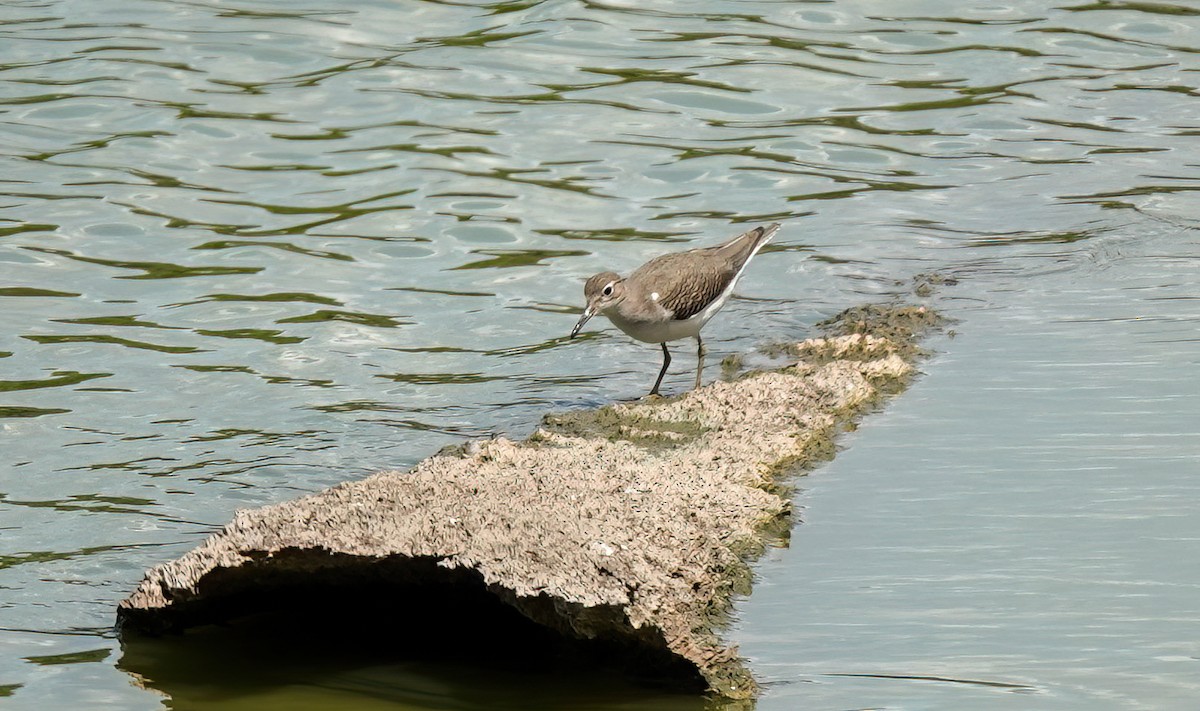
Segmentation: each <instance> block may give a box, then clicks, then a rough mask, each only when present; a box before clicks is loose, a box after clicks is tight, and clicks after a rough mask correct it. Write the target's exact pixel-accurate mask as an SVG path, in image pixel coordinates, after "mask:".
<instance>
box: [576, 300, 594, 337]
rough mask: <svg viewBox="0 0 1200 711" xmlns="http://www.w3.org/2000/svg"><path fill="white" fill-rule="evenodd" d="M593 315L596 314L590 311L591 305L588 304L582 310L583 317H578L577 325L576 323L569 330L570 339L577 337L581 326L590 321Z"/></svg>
mask: <svg viewBox="0 0 1200 711" xmlns="http://www.w3.org/2000/svg"><path fill="white" fill-rule="evenodd" d="M595 314H596V312H595V311H593V310H592V305H591V304H588V305H587V308H586V309H584V310H583V315H582V316H580V317H579V323H576V324H575V328H572V329H571V338H574V337H575V336H578V335H579V329H581V328H583V324H585V323H587V322H588V319H590V318H591V317H592V316H594V315H595Z"/></svg>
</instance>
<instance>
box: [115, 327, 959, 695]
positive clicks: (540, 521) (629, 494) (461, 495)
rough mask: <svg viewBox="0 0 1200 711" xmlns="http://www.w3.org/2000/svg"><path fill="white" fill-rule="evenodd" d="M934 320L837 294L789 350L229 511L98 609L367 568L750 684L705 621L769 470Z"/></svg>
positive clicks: (159, 627) (227, 598)
mask: <svg viewBox="0 0 1200 711" xmlns="http://www.w3.org/2000/svg"><path fill="white" fill-rule="evenodd" d="M939 325H940V319H939V318H938V317H937V316H936V314H934V313H932V312H930V311H928V310H926V309H924V308H919V307H912V306H893V307H887V306H868V307H859V308H856V309H851V310H849V311H847V312H844V313H843V314H841V315H840V316H839V317H837V318H836V319H833V320H831V321H830V322H829V323H827V324H824V325H823V327H824V329H825V332H826V334H827V335H825V336H823V337H821V338H814V339H809V340H806V341H804V342H802V343H797V344H791V345H785V346H780V350H781V351H782V352H786V353H787V354H788V355H789V356H790V357H792V358H794V363H793V364H792V365H789V366H787V367H784V368H781V369H778V370H772V371H764V372H754V373H749V374H746V375H744V376H742V377H739V378H737V379H736V380H732V381H728V382H716V383H713V384H711V385H708V386H706V387H704V388H701V389H700V390H696V391H693V392H689V393H685V394H682V395H679V396H677V397H671V398H665V399H660V400H652V401H645V402H634V403H620V404H614V405H610V406H608V407H604V408H601V409H599V410H592V411H583V412H571V413H566V414H560V415H552V416H548V417H547V418H546V419H545V420H544V422H543V423H542V426H541V427H540V428H539V429H538V430H537V431H536V432H535V433H534V434H533V435H531V436H530V437H529V438H528V439H526V440H525V441H522V442H515V441H511V440H507V439H503V438H501V439H494V440H488V441H475V442H469V443H467V444H464V445H463V446H461V447H457V448H454V450H453V451H449V450H447V451H443V452H441V453H439V454H437V455H434V456H432V457H430V458H429V459H426V460H424V461H423V462H421V463H420V464H418V465H417V466H416V467H414V468H413V469H412V470H410V471H406V472H383V473H380V474H376V475H374V476H372V477H369V478H367V479H364V480H362V481H356V482H350V483H346V484H341V485H339V486H335V487H333V488H330V489H327V490H325V491H323V492H320V493H317V494H314V495H310V496H305V497H303V498H299V499H295V500H292V501H287V502H284V503H281V504H276V505H272V506H266V507H262V508H258V509H253V510H246V511H239V512H238V513H237V514H236V515H235V517H234V519H233V521H232V522H230V523H229V524H228V525H227V526H226V527H225V528H224V529H223V530H221V531H220V532H218V533H216V534H214V535H213V536H211V537H209V538H208V539H207V540H206V541H204V542H203V543H202V544H201V545H200V546H198V547H197V548H195V549H193V550H192V551H190V552H188V553H186V554H184V555H183V556H181V557H180V558H178V559H176V560H173V561H170V562H167V563H164V564H162V565H159V566H157V567H155V568H153V569H152V570H150V571H149V572H148V573H147V574H146V577H145V579H144V580H143V581H142V583H141V584H140V585H139V587H138V588H137V590H136V591H135V592H134V593H133V594H132V595H130V596H129V597H128V598H127V599H126V600H124V601H123V602H121V603H120V606H119V608H118V612H117V618H118V625H119V627H120V629H121V632H122V634H124V635H129V634H134V633H152V634H156V633H162V632H166V631H178V630H182V629H184V628H187V627H190V626H194V625H199V624H204V623H207V622H214V621H221V620H227V619H231V618H234V617H237V616H238V615H239V614H243V613H245V612H246V608H247V606H248V605H250V604H251V602H253V604H254V605H258V606H262V605H263V604H266V605H268V606H269V605H270V601H271V600H272V598H275V599H279V600H282V599H283V598H285V597H287V596H288V595H289V591H296V590H298V589H300V588H305V589H311V588H313V587H314V586H317V587H324V588H330V589H332V588H337V589H338V590H340V591H342V592H341V594H340V599H341V600H342V603H343V604H347V601H349V604H353V591H354V589H355V588H356V586H362V587H363V588H364V589H366V588H367V587H371V588H372V589H375V590H378V589H379V588H380V586H383V587H384V588H385V589H387V590H394V591H395V599H396V601H397V605H396V606H394V607H392V608H389V610H390V614H392V615H395V616H396V617H397V618H404V617H405V616H412V617H414V618H418V617H422V616H424V615H425V612H423V610H422V609H413V608H412V606H405V605H404V602H403V601H404V600H406V599H420V596H419V595H417V596H414V591H428V590H433V591H454V594H455V595H459V596H461V599H463V600H465V601H466V602H465V603H464V604H468V605H472V606H476V603H478V602H479V601H487V602H488V603H489V604H492V603H499V606H500V607H501V608H503V609H504V610H506V611H513V610H515V611H516V612H517V613H519V616H520V617H521V618H523V619H524V620H528V621H530V622H531V623H533V624H535V625H536V626H537V627H538V628H539V629H542V630H548V631H550V632H552V633H553V634H555V635H557V636H561V637H562V638H565V639H573V640H591V641H593V642H595V643H597V644H599V645H601V647H602V648H603V649H609V650H613V653H614V654H618V655H622V656H629V657H633V658H637V659H638V660H639V662H638V663H639V664H645V665H648V666H652V667H655V668H658V669H660V670H662V671H663V672H664V673H665V674H669V675H671V676H673V677H677V678H679V679H681V680H682V682H683V683H684V684H685V685H688V686H692V685H695V686H698V687H699V688H703V689H707V690H708V691H710V692H711V693H713V694H716V695H720V696H724V697H729V698H751V697H753V696H754V695H755V693H756V690H757V689H756V686H755V683H754V680H753V677H752V676H751V674H750V672H749V671H748V670H747V669H746V668H745V666H744V665H743V664H742V662H741V660H740V659H739V657H738V654H737V650H736V649H733V648H731V647H730V646H728V645H726V644H725V643H724V642H723V641H722V640H721V638H720V636H719V632H720V630H721V628H722V626H723V623H724V620H725V617H726V615H727V613H728V612H729V609H730V606H731V600H732V597H733V596H734V595H737V594H748V593H749V591H750V579H751V573H750V567H749V564H750V563H751V562H752V561H753V559H754V558H755V557H756V556H757V555H758V554H759V553H760V552H761V551H762V550H763V548H764V546H766V545H767V544H768V543H769V542H770V540H771V539H772V538H773V537H774V536H777V535H778V534H779V532H781V531H787V530H788V529H789V528H790V524H791V517H790V515H791V508H790V501H789V496H788V491H787V484H788V480H790V479H791V478H792V477H794V476H796V475H797V474H798V473H800V472H802V471H804V470H805V469H806V468H809V467H811V466H813V465H814V464H816V463H819V462H821V461H825V460H827V459H829V458H831V457H832V456H833V453H834V444H833V442H834V439H835V437H836V436H837V434H838V433H839V432H841V431H843V430H844V428H845V427H846V426H847V425H848V424H849V423H850V422H852V421H853V420H854V419H855V418H856V417H859V416H861V415H863V414H864V413H865V412H867V411H868V410H869V409H871V408H873V407H875V406H877V405H878V404H879V403H881V402H882V401H883V400H884V399H886V398H887V397H889V396H891V395H894V394H896V393H899V392H900V391H902V390H903V389H904V386H905V384H906V383H907V382H908V381H909V380H910V379H911V377H912V375H913V373H914V363H915V361H916V360H917V359H918V358H919V357H920V355H921V351H920V349H919V347H918V345H917V341H918V340H919V339H920V337H921V336H922V335H923V334H924V333H926V332H927V331H928V330H930V329H932V328H936V327H938V326H939ZM435 596H437V597H443V596H444V593H443V592H435ZM472 601H475V602H472ZM308 614H310V615H313V616H327V615H336V614H338V613H337V611H336V610H332V609H321V608H320V607H312V608H311V609H309V610H308ZM368 631H369V630H368Z"/></svg>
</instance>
